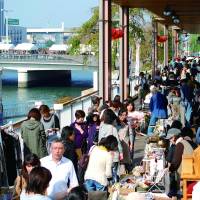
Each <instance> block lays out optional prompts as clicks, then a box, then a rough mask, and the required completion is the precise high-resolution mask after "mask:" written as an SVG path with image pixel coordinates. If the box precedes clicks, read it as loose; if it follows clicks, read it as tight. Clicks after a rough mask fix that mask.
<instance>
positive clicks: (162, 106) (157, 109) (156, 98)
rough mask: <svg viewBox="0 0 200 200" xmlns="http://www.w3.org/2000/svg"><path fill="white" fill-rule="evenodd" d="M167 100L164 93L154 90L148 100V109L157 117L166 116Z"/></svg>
mask: <svg viewBox="0 0 200 200" xmlns="http://www.w3.org/2000/svg"><path fill="white" fill-rule="evenodd" d="M167 105H168V101H167V98H166V96H165V95H163V94H161V93H160V92H156V93H155V94H154V95H153V96H152V97H151V100H150V105H149V107H150V111H151V113H152V115H153V116H154V117H156V118H158V119H166V118H168V114H167Z"/></svg>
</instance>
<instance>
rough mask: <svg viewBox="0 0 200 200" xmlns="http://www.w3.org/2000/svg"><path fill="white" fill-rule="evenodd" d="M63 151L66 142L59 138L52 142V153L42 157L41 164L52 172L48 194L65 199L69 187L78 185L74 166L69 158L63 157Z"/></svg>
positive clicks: (54, 197)
mask: <svg viewBox="0 0 200 200" xmlns="http://www.w3.org/2000/svg"><path fill="white" fill-rule="evenodd" d="M63 153H64V144H63V142H62V140H58V139H57V140H54V141H53V142H52V144H51V154H50V155H49V156H46V157H44V158H42V159H41V165H42V166H43V167H46V168H47V169H49V170H50V172H51V174H52V179H51V181H50V183H49V187H48V188H47V194H48V196H49V197H51V198H52V199H63V198H65V197H66V195H67V191H68V189H70V188H73V187H76V186H78V181H77V177H76V173H75V170H74V166H73V164H72V162H71V161H70V160H69V159H67V158H65V157H63ZM68 183H69V188H68Z"/></svg>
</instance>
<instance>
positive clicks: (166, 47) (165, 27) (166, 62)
mask: <svg viewBox="0 0 200 200" xmlns="http://www.w3.org/2000/svg"><path fill="white" fill-rule="evenodd" d="M164 35H167V38H169V35H168V26H166V25H165V26H164ZM168 41H169V40H168V39H167V41H166V42H165V43H164V66H167V65H168V60H169V44H168Z"/></svg>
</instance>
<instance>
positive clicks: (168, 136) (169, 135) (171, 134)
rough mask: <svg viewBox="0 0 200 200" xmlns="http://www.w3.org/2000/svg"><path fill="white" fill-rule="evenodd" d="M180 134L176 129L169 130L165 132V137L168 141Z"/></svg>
mask: <svg viewBox="0 0 200 200" xmlns="http://www.w3.org/2000/svg"><path fill="white" fill-rule="evenodd" d="M180 133H181V130H180V129H177V128H170V129H169V130H168V132H167V136H166V139H170V138H172V137H173V136H177V135H179V134H180Z"/></svg>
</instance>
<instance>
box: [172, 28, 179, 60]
mask: <svg viewBox="0 0 200 200" xmlns="http://www.w3.org/2000/svg"><path fill="white" fill-rule="evenodd" d="M177 36H178V33H177V31H176V29H174V28H173V27H172V57H173V58H177V57H178V43H177V42H176V40H177V39H178V38H177Z"/></svg>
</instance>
